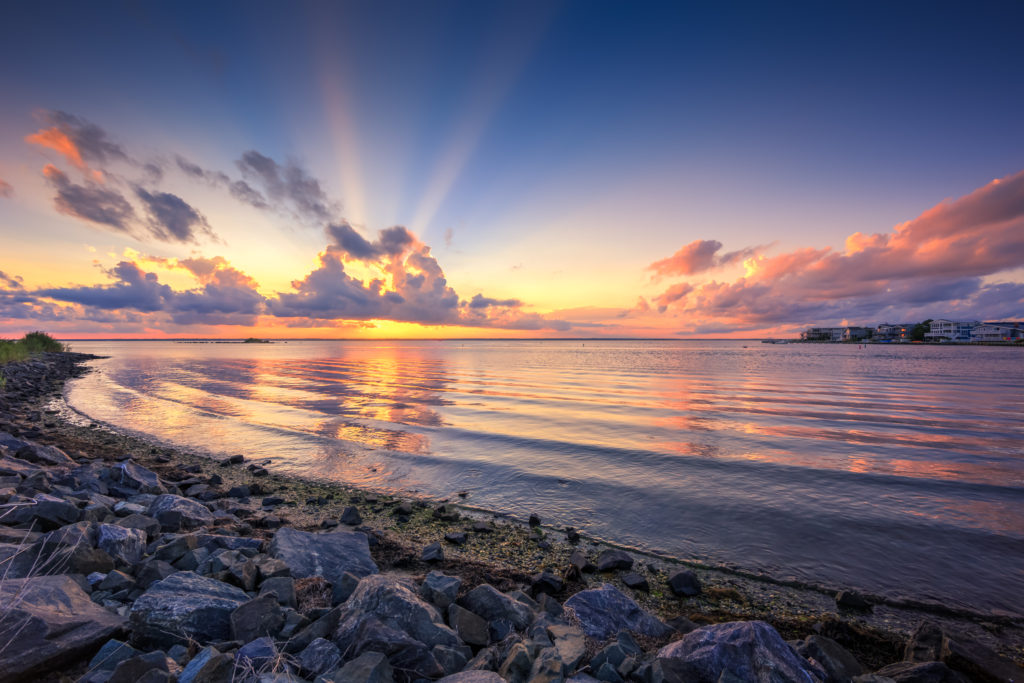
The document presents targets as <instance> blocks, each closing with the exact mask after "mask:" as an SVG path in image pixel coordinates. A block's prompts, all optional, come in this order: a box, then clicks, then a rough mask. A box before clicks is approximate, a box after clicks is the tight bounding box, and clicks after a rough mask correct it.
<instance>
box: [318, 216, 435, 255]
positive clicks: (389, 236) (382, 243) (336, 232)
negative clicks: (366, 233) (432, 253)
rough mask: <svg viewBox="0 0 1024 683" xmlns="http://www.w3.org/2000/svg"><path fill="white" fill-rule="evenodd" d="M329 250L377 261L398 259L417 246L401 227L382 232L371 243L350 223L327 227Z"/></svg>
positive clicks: (410, 234)
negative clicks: (329, 240) (397, 257)
mask: <svg viewBox="0 0 1024 683" xmlns="http://www.w3.org/2000/svg"><path fill="white" fill-rule="evenodd" d="M327 236H328V237H330V238H331V240H332V244H331V245H329V247H328V248H329V249H332V250H334V251H340V252H342V253H344V254H346V255H348V256H350V257H352V258H354V259H358V260H360V261H376V260H378V259H380V258H382V257H396V256H399V255H401V254H402V253H403V252H405V251H406V250H407V249H410V248H411V247H412V246H413V245H415V244H416V238H415V237H414V236H413V234H412V233H411V232H409V231H408V230H407V229H405V228H404V227H402V226H400V225H396V226H394V227H392V228H387V229H385V230H381V231H380V232H379V233H378V235H377V240H376V241H374V242H370V241H369V240H367V239H366V238H365V237H363V236H362V235H360V234H359V233H358V232H356V230H355V228H353V227H352V226H351V225H349V224H348V223H345V222H342V223H338V224H335V225H328V226H327Z"/></svg>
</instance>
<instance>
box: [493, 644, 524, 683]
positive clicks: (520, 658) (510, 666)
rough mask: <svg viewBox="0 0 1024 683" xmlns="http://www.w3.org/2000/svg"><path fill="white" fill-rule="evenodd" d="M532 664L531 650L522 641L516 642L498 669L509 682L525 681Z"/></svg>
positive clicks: (500, 674) (520, 682)
mask: <svg viewBox="0 0 1024 683" xmlns="http://www.w3.org/2000/svg"><path fill="white" fill-rule="evenodd" d="M532 666H533V661H532V660H531V659H530V651H529V650H527V649H526V646H525V645H523V644H522V643H516V644H515V645H513V646H512V649H511V650H509V652H508V655H507V656H506V657H505V661H504V662H502V664H501V668H500V669H498V675H499V676H501V677H502V678H504V679H505V680H506V681H509V683H523V682H524V681H525V680H526V678H527V676H529V674H530V669H531V668H532Z"/></svg>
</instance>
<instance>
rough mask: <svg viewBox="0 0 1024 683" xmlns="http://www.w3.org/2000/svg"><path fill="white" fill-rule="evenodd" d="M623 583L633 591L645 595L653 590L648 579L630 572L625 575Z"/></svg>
mask: <svg viewBox="0 0 1024 683" xmlns="http://www.w3.org/2000/svg"><path fill="white" fill-rule="evenodd" d="M622 583H624V584H626V587H627V588H632V589H633V590H637V591H643V592H645V593H647V592H649V591H650V590H651V586H650V584H649V583H647V579H646V578H644V576H643V575H641V574H637V573H636V572H629V573H628V574H623V576H622Z"/></svg>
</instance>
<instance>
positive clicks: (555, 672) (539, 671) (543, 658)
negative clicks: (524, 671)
mask: <svg viewBox="0 0 1024 683" xmlns="http://www.w3.org/2000/svg"><path fill="white" fill-rule="evenodd" d="M564 672H565V665H564V664H563V663H562V658H561V657H560V656H559V655H558V650H556V649H555V648H553V647H547V648H543V649H542V650H541V651H540V652H538V653H537V658H536V659H534V660H533V668H531V669H530V678H529V680H530V683H561V681H562V676H563V673H564Z"/></svg>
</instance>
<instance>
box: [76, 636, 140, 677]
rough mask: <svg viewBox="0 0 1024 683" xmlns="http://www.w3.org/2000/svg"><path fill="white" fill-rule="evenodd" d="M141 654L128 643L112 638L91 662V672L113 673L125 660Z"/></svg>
mask: <svg viewBox="0 0 1024 683" xmlns="http://www.w3.org/2000/svg"><path fill="white" fill-rule="evenodd" d="M140 654H142V653H141V652H139V651H138V650H136V649H135V648H134V647H132V646H131V645H129V644H128V643H126V642H124V641H121V640H115V639H113V638H112V639H110V640H108V641H107V642H105V643H103V647H101V648H100V650H99V652H97V653H96V654H95V655H93V658H92V659H90V660H89V671H113V670H114V669H115V668H116V667H117V665H118V664H120V663H121V662H123V661H124V660H126V659H131V658H132V657H134V656H136V655H140Z"/></svg>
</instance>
